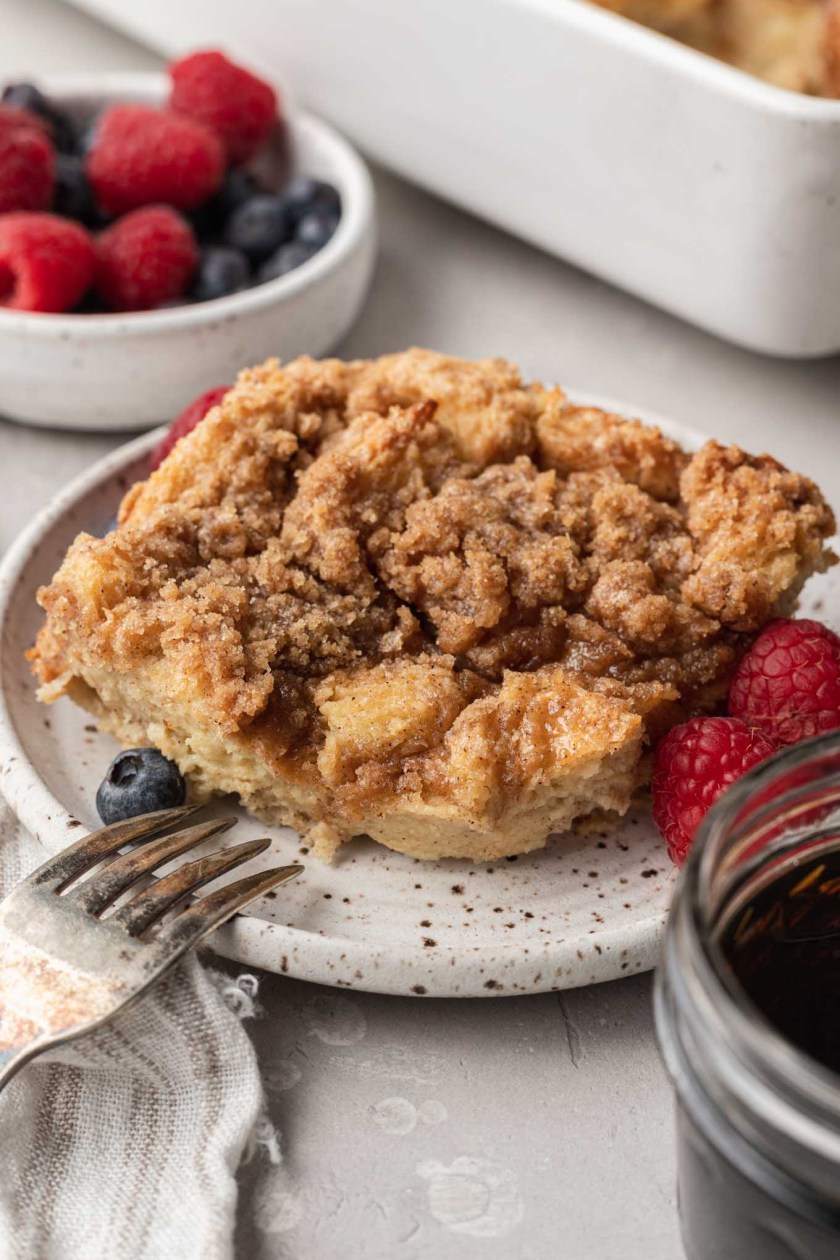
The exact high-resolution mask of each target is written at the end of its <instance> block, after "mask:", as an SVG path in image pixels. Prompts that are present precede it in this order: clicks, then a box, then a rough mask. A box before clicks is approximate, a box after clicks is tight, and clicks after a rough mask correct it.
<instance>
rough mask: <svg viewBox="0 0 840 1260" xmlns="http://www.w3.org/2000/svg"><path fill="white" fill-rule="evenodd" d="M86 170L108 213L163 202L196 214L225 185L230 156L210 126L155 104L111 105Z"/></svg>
mask: <svg viewBox="0 0 840 1260" xmlns="http://www.w3.org/2000/svg"><path fill="white" fill-rule="evenodd" d="M85 172H86V174H87V177H88V179H89V180H90V182H91V184H92V185H93V191H94V193H95V194H96V199H97V201H98V203H99V205H100V206H101V207H102V209H103V210H106V211H108V212H109V213H111V214H124V213H125V211H126V210H134V209H136V208H137V207H138V206H148V205H150V204H152V203H154V202H164V203H165V204H167V205H170V206H175V207H176V208H177V209H179V210H192V209H193V208H194V207H195V206H198V205H200V204H201V203H202V202H203V201H206V200H207V198H208V197H210V196H212V194H213V193H214V192H215V191H216V189H217V188H218V187H219V185H220V184H221V182H222V177H223V175H224V172H225V154H224V149H223V147H222V143H221V141H220V140H219V138H218V136H216V135H215V134H214V132H212V131H211V130H210V129H209V127H205V126H204V125H203V124H202V123H200V122H196V121H195V119H194V118H187V117H185V116H184V115H183V114H176V113H174V112H173V111H172V110H166V109H154V108H153V107H152V106H150V105H112V106H111V108H110V109H108V110H106V111H105V113H104V114H103V115H102V117H101V118H100V120H99V122H98V123H97V126H96V134H95V137H94V141H93V147H92V148H91V151H90V153H89V154H88V156H87V160H86V162H85Z"/></svg>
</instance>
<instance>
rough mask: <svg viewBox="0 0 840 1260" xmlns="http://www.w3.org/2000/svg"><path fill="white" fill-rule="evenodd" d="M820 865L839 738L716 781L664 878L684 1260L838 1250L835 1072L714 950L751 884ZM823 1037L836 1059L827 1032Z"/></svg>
mask: <svg viewBox="0 0 840 1260" xmlns="http://www.w3.org/2000/svg"><path fill="white" fill-rule="evenodd" d="M818 858H824V859H826V860H827V861H828V863H829V864H830V865H831V866H834V865H836V864H837V863H840V732H837V731H835V732H832V733H831V734H830V735H828V736H822V737H820V738H818V739H814V740H809V741H807V742H806V743H803V744H798V745H796V746H795V747H793V748H790V749H787V750H785V751H784V752H782V753H780V754H778V755H777V756H776V757H773V758H771V760H769V761H767V762H765V763H764V764H763V765H759V766H757V767H756V768H755V769H754V770H752V771H751V772H750V773H749V774H747V775H745V776H744V778H743V779H741V780H739V781H738V782H737V783H736V784H735V785H734V786H733V787H732V788H730V789H729V791H728V792H727V793H726V794H725V796H724V797H723V798H722V799H721V800H720V801H719V802H718V803H717V805H715V807H714V808H713V809H712V810H711V811H710V812H709V814H708V815H707V816H706V818H705V819H704V821H703V823H702V824H701V827H700V829H699V831H698V835H697V838H696V840H695V843H694V845H693V846H692V852H691V856H690V858H689V860H688V862H687V863H686V866H685V870H684V871H683V873H682V876H681V879H680V881H679V884H678V888H677V892H676V896H675V899H674V904H673V908H672V911H671V917H670V920H669V924H668V930H667V933H666V939H665V948H664V956H663V960H662V963H661V966H660V970H659V973H658V976H657V983H656V1020H657V1029H658V1033H659V1039H660V1043H661V1045H662V1049H663V1053H664V1056H665V1061H666V1065H667V1067H668V1071H669V1073H670V1075H671V1078H672V1080H673V1082H674V1084H675V1086H676V1091H677V1145H678V1183H679V1210H680V1222H681V1226H682V1232H683V1242H684V1245H685V1250H686V1254H687V1256H688V1258H689V1260H838V1257H840V1075H838V1074H835V1072H834V1071H832V1070H831V1069H830V1068H829V1067H826V1066H823V1065H822V1064H821V1063H819V1062H817V1060H816V1059H813V1058H811V1057H809V1056H808V1055H807V1054H805V1053H804V1052H803V1051H802V1050H801V1049H799V1048H798V1047H797V1046H796V1045H794V1044H793V1043H792V1042H791V1041H788V1040H786V1039H785V1038H784V1037H783V1036H782V1035H781V1033H779V1032H778V1031H777V1030H776V1028H775V1027H774V1026H773V1025H772V1024H771V1023H770V1022H769V1021H768V1020H767V1019H766V1018H765V1016H764V1015H763V1014H762V1012H761V1010H760V1009H759V1008H758V1006H756V1005H754V1003H753V1002H752V1000H751V999H750V998H749V997H748V995H747V993H746V991H745V990H744V988H743V987H742V986H741V984H740V983H739V982H738V981H737V980H736V978H735V974H734V972H733V969H732V966H731V965H730V963H729V961H728V959H727V954H726V952H725V951H724V948H723V944H722V941H723V940H724V939H731V937H726V933H727V932H730V934H731V931H732V925H733V924H734V923H736V922H737V923H738V924H740V923H741V922H743V921H745V920H744V916H745V908H747V909H748V908H749V907H750V906H751V904H752V902H753V899H754V898H755V897H756V896H757V895H759V894H760V893H761V891H762V890H765V891H766V890H767V889H768V888H770V887H771V885H775V884H776V882H777V881H778V880H779V879H780V878H782V877H784V876H785V875H790V874H792V872H793V871H794V870H797V869H798V868H799V867H804V866H806V865H807V866H808V869H809V870H811V869H812V868H813V863H814V861H815V859H818ZM809 864H810V865H809ZM824 886H825V887H829V885H827V884H826V885H824ZM771 895H772V894H771ZM837 896H838V897H840V887H838V891H837ZM808 939H810V938H808ZM835 1009H836V1007H835ZM836 1044H837V1062H838V1063H840V1027H838V1029H837V1042H836Z"/></svg>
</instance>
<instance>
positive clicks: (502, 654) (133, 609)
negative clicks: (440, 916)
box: [33, 351, 833, 856]
mask: <svg viewBox="0 0 840 1260" xmlns="http://www.w3.org/2000/svg"><path fill="white" fill-rule="evenodd" d="M832 529H833V518H832V515H831V512H830V511H829V509H828V508H827V506H826V505H825V503H824V502H823V500H822V498H821V496H820V494H819V492H818V490H817V489H816V487H815V486H814V485H813V484H812V483H811V482H809V481H808V480H807V479H806V478H803V477H801V476H799V475H798V474H795V473H791V472H788V471H787V470H785V469H784V468H782V467H781V465H779V464H778V463H776V461H774V460H772V459H770V458H769V457H768V456H760V457H757V458H753V457H750V456H746V455H745V454H744V453H743V452H741V451H739V450H738V449H737V448H734V447H728V448H726V447H721V446H719V445H717V444H716V443H708V444H707V445H706V446H705V447H704V448H703V450H702V451H700V452H699V453H697V454H695V455H693V456H691V455H689V454H687V453H686V452H684V451H682V450H681V449H680V448H679V447H678V446H677V445H676V444H675V443H674V442H672V441H670V440H668V439H666V438H665V437H663V435H662V434H660V433H659V432H658V431H657V430H656V429H653V428H649V427H645V426H643V425H640V424H639V423H638V422H637V421H626V420H623V419H621V418H620V417H617V416H611V415H608V414H606V413H604V412H601V411H598V410H597V409H593V408H579V407H575V406H574V405H572V404H571V403H569V402H568V401H567V400H566V399H565V397H564V395H563V394H562V392H561V391H560V390H556V389H555V390H549V389H545V388H543V387H542V386H540V385H525V384H523V383H522V381H521V379H520V377H519V373H518V372H517V370H516V369H515V368H514V367H512V366H511V365H509V364H505V363H502V362H500V361H498V360H487V361H484V362H482V363H478V364H475V363H466V362H464V361H462V360H459V359H453V358H448V357H446V356H443V355H435V354H433V353H432V352H430V351H409V352H406V353H405V354H402V355H390V356H387V357H386V358H384V359H380V360H376V361H373V362H370V363H368V362H355V363H340V362H339V361H337V360H328V361H326V362H323V363H316V362H314V361H312V360H308V359H301V360H297V361H295V362H294V363H291V364H289V365H288V366H287V367H285V368H280V367H279V366H278V365H277V364H275V363H269V364H267V365H265V366H264V367H262V368H255V369H253V370H251V371H249V372H245V373H243V374H242V376H241V377H240V381H239V383H238V385H237V386H236V387H235V388H234V389H233V390H232V391H231V392H230V393H229V394H228V395H227V397H226V398H225V400H224V402H223V404H222V405H221V406H220V407H218V408H216V409H215V410H214V411H212V412H211V413H210V414H209V415H208V417H207V418H206V419H205V420H204V422H203V423H202V424H201V425H199V427H198V428H197V429H196V430H195V432H194V433H193V434H191V435H190V436H189V437H188V438H186V439H184V440H182V441H181V442H180V443H178V445H177V446H176V447H175V449H174V451H173V452H172V454H171V455H170V457H169V458H168V459H167V460H166V462H165V463H164V464H163V466H162V467H161V468H160V469H159V470H158V471H157V472H156V473H155V474H153V476H151V477H150V478H149V479H148V481H146V482H141V483H140V484H138V485H137V486H135V487H133V488H132V489H131V490H130V491H129V493H128V494H127V495H126V497H125V500H124V502H123V505H122V508H121V512H120V527H119V529H118V530H116V531H114V532H112V533H111V534H109V535H108V536H107V537H106V538H104V539H95V538H91V537H90V536H89V535H85V534H83V535H80V537H79V538H78V539H77V540H76V542H75V543H74V544H73V546H72V547H71V548H70V551H69V552H68V555H67V557H66V559H65V561H64V563H63V564H62V566H61V568H60V570H59V572H58V573H57V574H56V577H55V579H54V580H53V582H52V584H51V585H50V586H49V587H47V588H45V589H44V590H43V591H42V592H41V593H40V596H39V597H40V599H41V602H42V604H43V606H44V608H45V609H46V611H47V620H46V623H45V626H44V628H43V629H42V631H41V633H40V635H39V637H38V642H37V645H36V648H35V649H34V652H33V661H34V668H35V671H36V673H37V674H38V676H39V678H40V680H41V683H42V685H43V688H42V694H43V697H44V698H45V699H53V698H55V696H56V695H57V694H60V693H61V692H63V691H67V692H69V693H70V694H72V695H73V696H74V698H76V699H78V700H79V701H80V702H81V703H83V704H85V705H87V706H88V707H90V708H92V709H93V710H94V711H95V712H96V713H97V715H98V716H99V717H100V720H101V721H102V723H103V725H104V726H105V727H106V728H107V729H110V730H113V731H114V732H115V733H116V734H118V735H119V736H120V737H121V738H123V739H125V740H131V741H136V740H137V738H138V734H139V735H140V736H142V737H144V738H146V739H147V740H149V741H151V742H154V743H156V744H157V745H158V746H160V747H162V748H163V750H164V751H165V752H167V754H168V755H171V756H174V757H176V758H177V759H178V761H179V763H180V764H181V765H182V767H183V768H184V770H185V771H186V772H187V773H189V774H190V775H191V776H192V777H193V778H194V780H195V782H196V783H197V784H198V786H199V788H200V789H201V790H231V789H235V790H238V791H240V793H241V794H242V796H243V799H245V800H246V803H248V804H249V805H250V807H251V808H253V809H254V810H255V811H257V812H259V813H261V814H262V815H264V816H267V817H272V818H277V819H281V820H284V821H290V822H292V823H294V824H295V825H297V826H299V827H301V828H304V829H305V828H307V827H312V826H313V825H316V824H317V825H318V827H319V833H318V834H319V835H321V836H322V837H326V836H329V837H330V842H331V843H334V842H335V841H340V840H342V839H345V838H347V837H348V836H349V835H351V834H353V833H354V832H357V831H359V830H366V831H368V832H370V833H371V834H373V835H375V836H376V837H377V838H379V839H381V840H383V842H385V843H387V844H391V845H392V846H393V847H396V848H403V849H405V850H406V851H407V852H411V853H415V854H417V855H422V856H439V855H441V856H442V855H446V854H453V853H460V854H472V855H474V856H481V855H483V856H498V855H499V854H500V853H512V852H519V851H523V850H524V849H527V848H533V847H538V846H539V845H541V844H542V843H544V840H545V836H546V834H547V832H548V831H549V830H550V829H551V828H552V827H556V826H562V827H565V826H568V824H569V823H570V822H571V821H572V818H574V817H576V816H580V815H583V814H586V813H587V812H589V811H591V810H592V809H594V808H599V807H600V808H610V809H623V808H626V805H627V803H628V802H629V799H630V794H631V793H632V790H633V787H634V786H635V784H636V782H637V781H638V778H639V774H640V769H639V767H640V764H641V758H642V750H643V743H644V741H645V738H646V731H647V732H648V733H651V732H652V733H657V732H659V731H660V730H663V729H666V728H667V726H668V725H669V724H670V723H672V722H673V721H674V720H676V719H677V718H678V716H679V714H680V713H681V712H685V711H686V710H692V709H701V708H705V707H709V706H711V705H714V704H715V703H716V701H717V700H718V699H719V697H720V694H721V690H722V688H723V687H724V686H725V682H726V677H727V674H728V671H729V669H730V668H731V664H732V662H733V660H734V659H735V658H736V656H737V654H738V652H739V651H740V650H741V649H742V648H743V646H744V644H745V643H746V642H747V641H748V636H749V635H750V634H752V633H753V632H754V631H755V630H757V629H758V628H759V627H760V626H761V625H762V624H764V622H766V620H767V619H768V618H769V617H771V616H772V615H774V613H775V612H776V611H778V610H779V609H780V608H782V607H783V606H784V605H785V601H787V600H789V599H790V598H792V597H794V596H795V593H796V590H797V589H798V586H799V585H800V583H801V581H802V580H803V579H804V577H805V576H807V574H808V573H809V572H811V571H813V570H814V569H816V568H819V567H820V565H821V563H822V561H823V540H824V539H825V538H826V537H827V536H828V535H829V534H830V533H831V532H832ZM325 843H326V841H325Z"/></svg>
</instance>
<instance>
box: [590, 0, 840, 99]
mask: <svg viewBox="0 0 840 1260" xmlns="http://www.w3.org/2000/svg"><path fill="white" fill-rule="evenodd" d="M594 3H595V4H598V5H600V7H602V8H607V9H611V10H612V11H613V12H617V13H620V14H621V15H622V16H623V17H628V18H631V19H632V20H633V21H636V22H640V23H642V25H644V26H650V27H652V28H653V29H654V30H658V31H661V32H663V33H664V34H666V35H671V36H673V37H674V38H675V39H679V40H680V41H682V42H683V43H686V44H688V45H690V46H691V47H692V48H696V49H698V50H699V51H700V52H704V53H708V54H709V55H710V56H713V57H717V58H719V59H720V60H722V61H727V62H729V63H730V64H731V65H733V66H737V67H738V68H739V69H741V70H745V71H746V72H747V73H748V74H752V75H755V76H756V77H757V78H760V79H764V80H766V81H767V82H768V83H773V84H775V85H776V86H777V87H783V88H788V89H789V90H791V91H794V92H804V93H807V94H809V95H812V96H838V95H840V3H838V0H594Z"/></svg>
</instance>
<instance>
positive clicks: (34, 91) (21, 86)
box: [3, 83, 51, 118]
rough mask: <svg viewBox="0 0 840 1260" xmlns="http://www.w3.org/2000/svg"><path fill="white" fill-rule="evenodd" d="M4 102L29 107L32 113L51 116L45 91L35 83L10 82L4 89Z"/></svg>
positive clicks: (21, 107) (22, 107) (44, 116)
mask: <svg viewBox="0 0 840 1260" xmlns="http://www.w3.org/2000/svg"><path fill="white" fill-rule="evenodd" d="M3 102H4V104H6V105H15V106H16V107H17V108H18V109H28V110H29V112H30V113H31V114H38V115H39V117H41V118H49V117H50V113H51V110H50V106H49V103H48V101H47V98H46V97H45V96H44V93H43V92H41V91H40V90H39V89H38V88H36V86H35V84H34V83H10V84H9V86H8V87H7V88H4V90H3Z"/></svg>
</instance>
